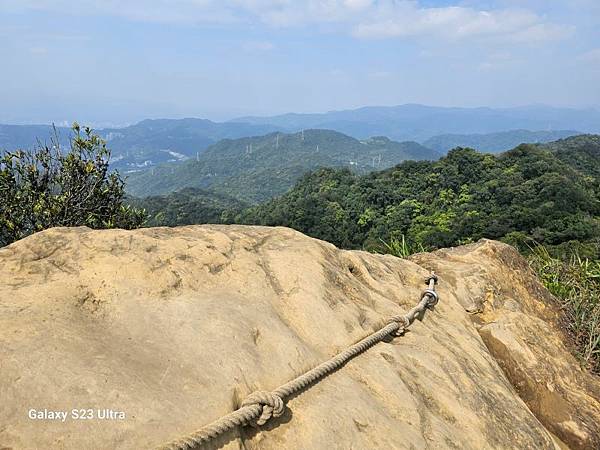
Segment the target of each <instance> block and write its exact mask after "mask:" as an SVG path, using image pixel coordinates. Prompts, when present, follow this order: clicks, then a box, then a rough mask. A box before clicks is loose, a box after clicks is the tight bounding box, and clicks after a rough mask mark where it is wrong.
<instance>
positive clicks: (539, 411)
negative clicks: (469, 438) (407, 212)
mask: <svg viewBox="0 0 600 450" xmlns="http://www.w3.org/2000/svg"><path fill="white" fill-rule="evenodd" d="M412 260H413V261H415V262H417V263H418V264H421V265H426V266H428V267H431V268H433V269H435V270H437V271H438V272H439V273H440V275H441V276H443V277H444V280H446V281H447V283H448V285H449V286H451V287H450V289H451V290H452V291H453V293H454V295H455V296H456V298H457V299H458V300H459V301H460V302H461V304H462V306H463V307H464V309H465V311H467V312H469V313H470V314H471V318H472V320H473V322H474V324H475V327H476V328H477V330H478V331H479V334H480V335H481V337H482V339H483V341H484V342H485V344H486V346H487V347H488V349H489V351H490V353H491V354H492V355H493V356H494V358H495V359H496V361H498V363H499V364H500V366H501V367H502V369H503V371H504V373H505V374H506V375H507V377H508V379H509V380H510V381H511V383H512V385H513V386H514V387H515V389H516V390H517V392H518V393H519V396H520V397H521V398H522V399H523V400H524V401H525V403H526V404H527V406H528V407H529V408H530V410H531V411H532V412H533V413H534V414H535V415H536V416H537V418H538V419H539V420H540V421H541V422H542V423H543V424H544V425H545V426H546V428H547V429H548V430H549V431H551V432H552V433H554V434H555V435H556V436H558V437H559V438H560V439H561V440H562V441H563V442H564V443H566V444H567V445H568V446H569V447H571V448H573V449H575V448H585V449H599V448H600V380H599V379H598V378H597V377H594V376H592V375H590V374H589V373H587V372H585V371H583V370H582V369H581V368H580V366H579V364H578V363H577V361H576V360H575V358H574V357H573V356H572V355H571V354H570V352H569V350H568V349H567V348H566V346H565V342H567V341H568V339H567V338H566V336H564V335H563V333H562V332H561V330H560V326H559V319H560V315H559V310H558V308H557V306H556V302H555V301H554V299H553V298H552V297H551V296H550V294H549V293H548V291H546V289H544V287H543V286H542V285H541V284H540V283H539V281H538V280H537V277H536V276H535V274H534V273H533V272H532V271H531V270H530V268H529V267H528V265H527V263H526V261H524V260H523V258H522V257H521V256H520V255H519V254H518V252H517V251H516V250H515V249H514V248H513V247H510V246H508V245H505V244H501V243H499V242H494V241H487V240H483V241H480V242H479V243H477V244H474V245H467V246H464V247H457V248H453V249H444V250H440V251H437V252H434V253H429V254H419V255H416V256H414V257H413V258H412Z"/></svg>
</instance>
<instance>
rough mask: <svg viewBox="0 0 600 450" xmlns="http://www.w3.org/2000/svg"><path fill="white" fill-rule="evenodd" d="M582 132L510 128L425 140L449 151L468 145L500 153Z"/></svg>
mask: <svg viewBox="0 0 600 450" xmlns="http://www.w3.org/2000/svg"><path fill="white" fill-rule="evenodd" d="M579 134H581V133H580V132H578V131H572V130H558V131H529V130H509V131H501V132H498V133H487V134H441V135H439V136H434V137H432V138H430V139H427V140H426V141H425V142H423V145H424V146H425V147H428V148H431V149H433V150H436V151H438V152H440V153H447V152H449V151H450V150H452V149H453V148H456V147H468V148H473V149H475V150H479V151H480V152H489V153H499V152H505V151H508V150H511V149H513V148H515V147H516V146H517V145H519V144H524V143H528V144H538V143H547V142H553V141H557V140H559V139H564V138H568V137H570V136H576V135H579Z"/></svg>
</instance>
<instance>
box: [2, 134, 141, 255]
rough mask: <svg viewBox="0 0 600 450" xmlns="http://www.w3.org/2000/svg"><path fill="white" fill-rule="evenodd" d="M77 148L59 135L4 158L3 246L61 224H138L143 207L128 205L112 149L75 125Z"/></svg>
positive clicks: (100, 225) (119, 226)
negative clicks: (64, 144)
mask: <svg viewBox="0 0 600 450" xmlns="http://www.w3.org/2000/svg"><path fill="white" fill-rule="evenodd" d="M73 132H74V136H73V138H72V140H71V148H70V151H69V152H67V153H64V154H63V152H62V150H61V148H60V146H59V145H58V140H57V139H55V140H54V141H53V142H52V143H51V145H39V146H38V148H36V149H35V150H32V151H22V150H19V151H16V152H8V153H5V154H4V155H3V156H1V157H0V246H4V245H8V244H10V243H12V242H14V241H16V240H19V239H21V238H23V237H25V236H28V235H30V234H32V233H35V232H37V231H41V230H44V229H46V228H50V227H56V226H80V225H85V226H89V227H91V228H127V229H131V228H136V227H139V226H140V225H141V224H142V223H143V222H144V220H145V213H144V212H143V211H142V210H138V209H135V208H131V207H129V206H126V205H125V204H124V203H123V199H124V196H125V192H124V182H123V180H122V179H121V177H120V176H119V174H118V173H117V172H109V167H108V161H109V159H110V151H109V150H108V149H107V148H106V144H105V142H104V141H102V139H100V138H99V137H98V136H97V135H95V134H93V133H92V130H91V129H90V128H84V129H83V130H81V128H80V127H79V125H78V124H74V125H73Z"/></svg>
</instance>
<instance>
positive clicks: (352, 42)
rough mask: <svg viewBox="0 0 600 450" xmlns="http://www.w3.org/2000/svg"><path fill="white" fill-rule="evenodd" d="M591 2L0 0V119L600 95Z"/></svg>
mask: <svg viewBox="0 0 600 450" xmlns="http://www.w3.org/2000/svg"><path fill="white" fill-rule="evenodd" d="M599 25H600V2H597V1H595V0H566V1H542V0H521V1H517V0H420V1H408V0H396V1H392V0H378V1H376V0H322V1H317V0H306V1H293V2H292V1H287V0H223V1H216V0H202V1H194V0H175V1H171V2H165V1H160V0H151V1H141V0H134V1H129V2H127V3H123V2H117V1H113V0H105V1H99V0H81V1H78V2H70V1H65V0H55V1H52V0H19V1H17V0H5V1H3V2H1V3H0V41H1V42H2V45H1V46H0V57H1V58H2V60H3V62H4V64H3V65H4V70H2V71H0V98H2V103H1V104H0V123H14V124H18V123H29V124H32V123H52V122H54V123H56V124H66V123H69V122H71V121H73V120H78V121H80V122H82V123H90V124H92V125H94V126H124V125H127V124H132V123H136V122H138V121H140V120H143V119H146V118H184V117H197V118H207V119H210V120H213V121H224V120H229V119H233V118H236V117H240V116H247V115H258V116H269V115H276V114H283V113H290V112H293V113H320V112H326V111H339V110H348V109H356V108H360V107H365V106H395V105H403V104H423V105H435V106H442V107H467V108H473V107H491V108H506V107H519V106H529V105H540V104H543V105H552V106H555V107H569V108H574V109H587V108H594V109H596V110H598V109H600V87H599V84H598V79H600V26H599Z"/></svg>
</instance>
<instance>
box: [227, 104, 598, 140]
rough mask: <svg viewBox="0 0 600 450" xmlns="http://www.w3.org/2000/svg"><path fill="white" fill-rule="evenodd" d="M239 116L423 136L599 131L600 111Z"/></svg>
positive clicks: (410, 110) (290, 125)
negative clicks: (519, 131) (524, 130)
mask: <svg viewBox="0 0 600 450" xmlns="http://www.w3.org/2000/svg"><path fill="white" fill-rule="evenodd" d="M235 122H242V123H249V124H253V125H272V126H277V127H280V128H282V129H284V130H287V131H289V132H292V131H298V130H300V129H302V128H325V129H331V130H336V131H339V132H341V133H344V134H347V135H349V136H352V137H355V138H358V139H363V138H366V137H368V136H375V135H384V136H388V137H389V138H390V139H394V140H412V141H417V142H421V143H422V142H424V141H426V140H427V139H430V138H431V137H433V136H436V135H440V134H473V133H495V132H500V131H506V130H517V129H528V130H579V131H580V132H587V133H599V132H600V111H597V110H595V109H569V108H554V107H548V106H528V107H520V108H453V107H435V106H424V105H415V104H406V105H399V106H369V107H364V108H358V109H353V110H345V111H330V112H326V113H317V114H282V115H278V116H270V117H255V116H249V117H240V118H237V119H235Z"/></svg>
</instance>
